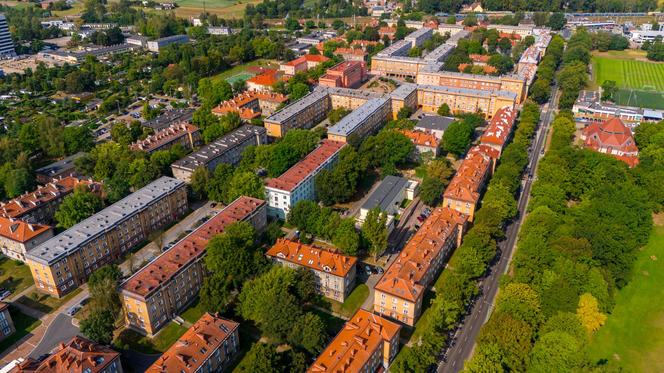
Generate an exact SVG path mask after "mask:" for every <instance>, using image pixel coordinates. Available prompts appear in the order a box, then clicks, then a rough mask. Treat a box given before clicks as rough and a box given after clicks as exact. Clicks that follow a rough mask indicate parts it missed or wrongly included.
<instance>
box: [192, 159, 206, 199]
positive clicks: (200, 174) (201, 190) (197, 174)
mask: <svg viewBox="0 0 664 373" xmlns="http://www.w3.org/2000/svg"><path fill="white" fill-rule="evenodd" d="M208 180H210V172H209V171H208V169H207V167H198V168H196V169H195V170H194V172H193V173H192V174H191V184H190V186H191V190H192V191H193V192H194V195H195V197H196V198H198V199H204V198H205V197H206V189H207V183H208Z"/></svg>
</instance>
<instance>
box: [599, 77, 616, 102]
mask: <svg viewBox="0 0 664 373" xmlns="http://www.w3.org/2000/svg"><path fill="white" fill-rule="evenodd" d="M617 92H618V85H617V84H616V82H615V80H605V81H604V83H602V100H605V101H613V100H614V98H613V97H614V95H615V94H616V93H617Z"/></svg>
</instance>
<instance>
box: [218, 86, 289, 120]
mask: <svg viewBox="0 0 664 373" xmlns="http://www.w3.org/2000/svg"><path fill="white" fill-rule="evenodd" d="M256 100H258V101H268V102H275V103H284V102H286V101H288V97H287V96H285V95H282V94H279V93H272V92H256V91H247V92H243V93H240V94H239V95H237V96H235V97H233V98H232V99H230V100H226V101H223V102H222V103H220V104H219V105H218V106H217V107H215V108H213V109H212V113H213V114H216V115H224V114H227V113H230V112H235V113H238V114H240V118H242V119H244V120H251V119H254V118H258V117H260V116H261V112H260V111H255V110H254V109H252V108H248V107H246V106H248V105H249V104H251V103H252V102H254V101H256Z"/></svg>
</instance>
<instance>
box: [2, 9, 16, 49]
mask: <svg viewBox="0 0 664 373" xmlns="http://www.w3.org/2000/svg"><path fill="white" fill-rule="evenodd" d="M14 56H16V51H15V50H14V42H13V41H12V36H11V34H10V33H9V25H8V24H7V18H5V15H4V14H0V58H2V57H14Z"/></svg>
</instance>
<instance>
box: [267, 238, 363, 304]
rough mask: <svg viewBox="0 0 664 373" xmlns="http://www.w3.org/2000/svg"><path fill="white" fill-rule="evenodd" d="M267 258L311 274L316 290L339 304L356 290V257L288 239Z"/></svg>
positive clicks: (281, 242) (278, 243) (276, 245)
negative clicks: (302, 269) (314, 279)
mask: <svg viewBox="0 0 664 373" xmlns="http://www.w3.org/2000/svg"><path fill="white" fill-rule="evenodd" d="M265 255H267V257H268V258H270V259H272V261H273V262H275V263H279V264H282V265H284V266H287V267H290V268H295V269H297V268H305V269H307V270H309V271H311V272H312V273H313V274H314V277H315V278H316V291H317V292H318V293H319V294H321V295H323V296H325V297H327V298H330V299H334V300H336V301H337V302H341V303H343V302H344V301H345V300H346V297H347V296H348V295H349V294H350V292H351V291H352V290H353V287H355V276H356V274H357V265H356V264H357V258H356V257H353V256H346V255H342V254H339V253H337V252H333V251H330V250H327V249H322V248H319V247H315V246H311V245H305V244H303V243H301V242H296V241H291V240H286V239H279V240H278V241H277V242H276V243H275V244H274V246H272V247H271V248H270V249H269V250H268V251H267V253H266V254H265Z"/></svg>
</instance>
